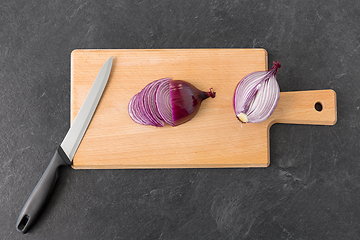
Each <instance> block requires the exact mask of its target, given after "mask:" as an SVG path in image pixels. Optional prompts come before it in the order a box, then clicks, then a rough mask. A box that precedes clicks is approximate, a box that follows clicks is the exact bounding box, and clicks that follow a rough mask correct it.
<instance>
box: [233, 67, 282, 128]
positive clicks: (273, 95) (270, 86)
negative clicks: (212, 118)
mask: <svg viewBox="0 0 360 240" xmlns="http://www.w3.org/2000/svg"><path fill="white" fill-rule="evenodd" d="M280 67H281V65H280V63H279V62H274V65H273V67H272V68H271V69H269V70H268V71H259V72H253V73H250V74H248V75H246V76H245V77H244V78H243V79H242V80H241V81H240V82H239V83H238V85H237V86H236V89H235V93H234V99H233V100H234V102H233V103H234V111H235V114H236V117H237V118H238V119H239V120H240V121H241V122H242V123H258V122H262V121H265V120H266V119H268V118H269V117H270V116H271V114H272V113H273V111H274V110H275V108H276V106H277V103H278V101H279V98H280V88H279V84H278V82H277V81H276V73H277V71H278V69H279V68H280Z"/></svg>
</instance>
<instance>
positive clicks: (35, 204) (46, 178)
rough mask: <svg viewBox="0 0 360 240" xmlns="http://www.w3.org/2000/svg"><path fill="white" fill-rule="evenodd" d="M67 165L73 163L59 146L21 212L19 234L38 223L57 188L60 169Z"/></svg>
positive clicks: (18, 221) (18, 224)
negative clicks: (47, 202)
mask: <svg viewBox="0 0 360 240" xmlns="http://www.w3.org/2000/svg"><path fill="white" fill-rule="evenodd" d="M67 165H71V162H70V160H69V158H68V157H67V156H66V154H65V153H64V151H63V149H62V148H61V147H60V146H59V147H58V149H57V150H56V152H55V154H54V156H53V158H52V159H51V162H50V164H49V166H48V167H47V168H46V171H45V172H44V174H43V175H42V177H41V179H40V180H39V182H38V183H37V185H36V187H35V188H34V190H33V191H32V193H31V195H30V197H29V198H28V200H27V201H26V203H25V205H24V207H23V209H22V210H21V213H20V216H19V218H18V220H17V223H16V229H17V230H18V231H19V232H22V233H26V232H27V231H28V230H29V228H30V227H31V225H32V224H33V223H34V222H35V221H36V219H37V217H38V215H39V213H40V211H41V209H42V207H43V206H44V204H45V202H46V200H47V199H48V197H49V195H50V193H51V192H52V190H53V188H54V186H55V183H56V180H57V177H58V168H59V167H60V166H67Z"/></svg>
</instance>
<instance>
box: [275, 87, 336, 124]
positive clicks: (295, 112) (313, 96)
mask: <svg viewBox="0 0 360 240" xmlns="http://www.w3.org/2000/svg"><path fill="white" fill-rule="evenodd" d="M336 120H337V107H336V93H335V91H334V90H331V89H327V90H311V91H299V92H281V93H280V99H279V103H278V105H277V107H276V109H275V111H274V113H273V114H272V115H271V117H270V126H271V125H272V124H274V123H290V124H313V125H334V124H335V123H336Z"/></svg>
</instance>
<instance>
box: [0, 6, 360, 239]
mask: <svg viewBox="0 0 360 240" xmlns="http://www.w3.org/2000/svg"><path fill="white" fill-rule="evenodd" d="M359 26H360V2H359V1H354V0H349V1H338V0H329V1H324V0H318V1H309V0H304V1H245V0H244V1H226V0H225V1H215V0H211V1H205V0H203V1H130V0H128V1H110V0H107V1H86V0H78V1H70V0H62V1H58V0H49V1H40V0H38V1H35V0H19V1H1V3H0V29H1V31H0V239H36V240H42V239H84V240H85V239H86V240H88V239H161V240H163V239H224V240H225V239H245V240H247V239H249V240H250V239H360V228H359V226H360V207H359V202H360V160H359V153H360V152H359V151H360V150H359V149H360V148H359V147H360V146H359V128H360V124H359V115H360V97H359V91H360V79H359V75H360V60H359V54H360V27H359ZM88 48H107V49H128V48H265V49H266V50H267V51H268V53H269V63H270V64H271V62H272V61H273V60H276V61H280V62H281V63H282V68H281V69H280V70H279V72H278V82H279V85H280V88H281V91H293V90H309V89H329V88H331V89H334V90H335V91H336V92H337V98H338V101H337V103H338V122H337V124H336V125H335V126H309V125H285V124H278V125H274V126H273V127H272V128H271V130H270V134H271V137H270V144H271V164H270V166H269V167H268V168H263V169H172V170H168V169H155V170H72V169H71V168H63V169H61V170H60V172H59V181H58V184H57V185H56V187H55V189H54V194H53V195H52V196H51V198H50V200H49V203H48V205H47V206H46V208H45V210H44V212H43V214H42V215H41V218H40V219H39V220H38V221H37V223H36V225H34V226H33V228H32V229H31V230H30V232H29V233H27V234H26V235H22V234H21V233H19V232H17V231H16V228H15V223H16V220H17V218H18V215H19V213H20V211H21V209H22V207H23V205H24V203H25V201H26V199H27V198H28V196H29V195H30V193H31V191H32V190H33V188H34V187H35V185H36V183H37V181H38V180H39V179H40V177H41V175H42V173H43V172H44V170H45V168H46V166H47V165H48V163H49V161H50V159H51V157H52V155H53V153H54V151H55V149H56V146H57V145H58V144H60V142H61V141H62V138H63V137H64V136H65V133H66V131H67V130H68V128H69V126H70V53H71V51H72V50H74V49H88Z"/></svg>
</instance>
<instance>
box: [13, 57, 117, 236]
mask: <svg viewBox="0 0 360 240" xmlns="http://www.w3.org/2000/svg"><path fill="white" fill-rule="evenodd" d="M112 62H113V57H110V58H109V59H108V60H107V61H106V62H105V63H104V65H103V66H102V67H101V69H100V71H99V73H98V75H97V77H96V79H95V81H94V83H93V85H92V87H91V89H90V91H89V93H88V95H87V97H86V99H85V101H84V103H83V105H82V106H81V108H80V110H79V112H78V114H77V115H76V118H75V120H74V122H73V124H72V126H71V127H70V129H69V130H68V132H67V134H66V135H65V138H64V140H63V141H62V142H61V144H60V145H59V146H58V148H57V149H56V151H55V154H54V156H53V158H52V159H51V161H50V163H49V165H48V167H47V168H46V170H45V172H44V174H43V175H42V177H41V178H40V180H39V182H38V183H37V185H36V186H35V188H34V190H33V191H32V193H31V194H30V196H29V198H28V200H27V201H26V203H25V205H24V207H23V209H22V210H21V213H20V215H19V218H18V220H17V223H16V229H17V230H18V231H19V232H22V233H26V232H27V231H28V230H29V228H30V227H31V226H32V225H33V223H34V222H35V221H36V219H37V218H38V216H39V213H40V211H41V209H42V207H43V206H44V204H45V203H46V200H47V199H48V197H49V195H50V193H51V192H52V190H53V188H54V186H55V183H56V181H57V175H58V169H59V167H60V166H70V165H71V164H72V161H73V158H74V156H75V153H76V150H77V149H78V147H79V145H80V143H81V140H82V138H83V136H84V134H85V132H86V130H87V128H88V126H89V123H90V121H91V119H92V117H93V114H94V112H95V110H96V107H97V105H98V103H99V101H100V99H101V96H102V94H103V91H104V89H105V86H106V84H107V82H108V79H109V76H110V72H111V67H112Z"/></svg>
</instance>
